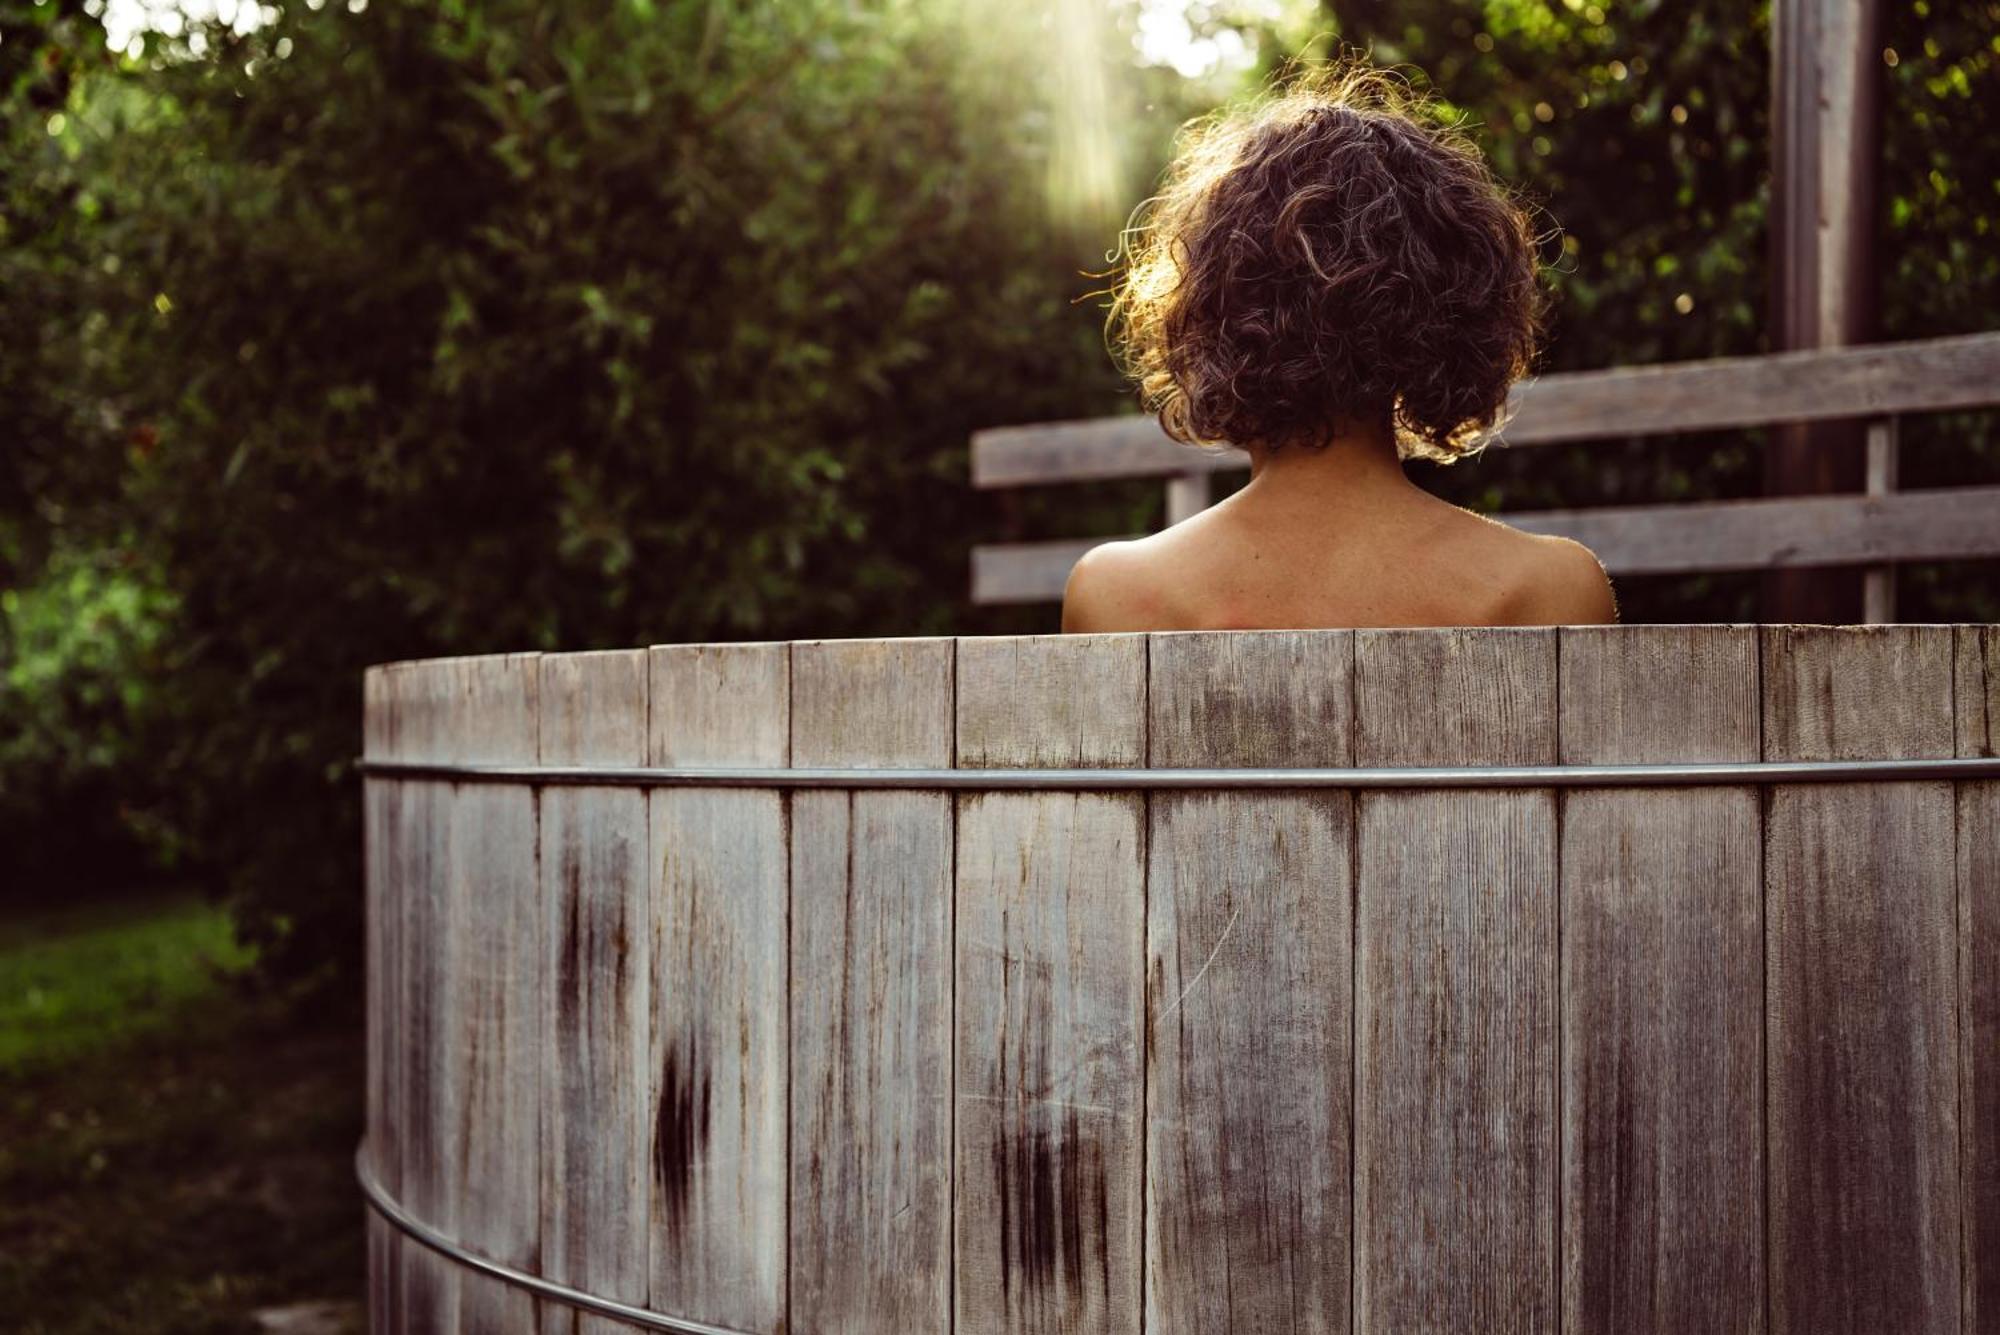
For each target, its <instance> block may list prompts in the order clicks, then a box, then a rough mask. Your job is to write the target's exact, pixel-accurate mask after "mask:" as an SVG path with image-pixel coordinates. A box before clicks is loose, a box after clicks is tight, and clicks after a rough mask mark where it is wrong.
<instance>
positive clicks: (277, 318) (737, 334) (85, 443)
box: [9, 0, 1116, 977]
mask: <svg viewBox="0 0 2000 1335" xmlns="http://www.w3.org/2000/svg"><path fill="white" fill-rule="evenodd" d="M924 8H925V7H922V6H916V5H899V4H890V5H882V6H870V7H864V6H853V5H849V4H846V3H844V0H791V2H789V3H786V4H782V5H763V6H756V7H746V8H740V9H739V8H737V7H733V6H728V5H715V4H708V3H695V2H694V0H679V2H676V3H658V4H643V5H642V4H635V3H629V2H626V0H620V2H619V3H609V2H606V3H596V4H581V5H564V6H559V7H555V8H553V9H551V8H548V7H545V6H540V5H535V4H530V3H526V0H521V2H520V3H505V4H481V5H467V4H459V3H452V2H450V0H437V2H436V3H426V4H402V3H398V4H377V5H373V6H369V7H368V8H366V10H365V11H364V12H362V13H359V14H355V13H352V12H348V11H347V10H345V9H342V8H339V7H328V8H326V9H323V10H314V9H312V8H310V7H298V8H288V9H286V10H285V11H284V13H283V14H282V15H281V16H280V18H279V19H278V20H277V21H276V22H275V23H273V24H271V25H270V26H268V27H266V28H264V29H262V30H260V31H257V32H256V33H254V34H252V35H250V36H248V37H232V36H230V35H229V34H227V33H224V32H220V31H215V30H208V31H206V32H205V33H204V34H203V40H204V41H205V42H206V43H207V48H208V52H209V55H208V58H206V59H201V60H192V59H169V60H165V61H155V62H152V64H151V65H148V66H143V67H135V68H134V69H132V70H131V71H130V72H129V73H128V74H126V75H125V76H123V77H120V78H116V79H112V78H106V79H104V80H101V81H93V82H90V83H87V84H85V85H81V86H80V87H79V88H78V89H77V90H76V91H75V92H73V93H72V94H71V96H70V98H69V101H68V103H67V108H68V109H67V112H66V114H65V123H64V128H63V130H62V132H61V133H60V134H58V135H50V134H48V133H47V132H46V127H45V126H34V125H22V124H16V125H15V126H14V127H13V129H14V134H15V142H16V144H17V145H30V146H32V148H33V151H34V152H35V153H36V154H37V155H38V158H39V160H40V161H41V162H42V164H43V166H42V168H41V170H42V172H43V175H44V177H45V179H44V180H43V181H41V182H40V183H37V182H34V181H30V182H27V183H25V184H24V185H23V186H22V188H21V189H20V190H19V191H17V192H16V194H17V195H18V196H20V197H22V198H24V199H26V200H27V201H28V203H33V202H34V201H44V203H43V205H42V206H43V207H44V209H45V211H55V210H57V209H58V208H59V206H60V205H61V202H63V201H66V204H67V209H68V212H67V213H66V214H65V215H64V217H63V223H62V228H63V229H67V232H68V234H69V236H68V239H66V240H64V241H62V242H60V243H59V244H62V245H64V246H66V247H67V250H66V252H65V253H73V254H77V255H84V256H87V257H88V259H89V262H88V263H81V262H79V263H77V264H74V265H71V266H69V267H67V268H63V269H60V270H56V271H54V276H52V277H51V276H48V275H49V274H50V272H51V271H50V270H49V269H48V268H47V267H44V269H43V273H44V275H45V277H44V282H45V283H47V284H51V285H54V287H55V297H56V299H55V300H54V301H53V309H54V310H56V311H60V312H61V314H60V315H52V316H47V317H45V322H46V323H47V324H49V325H51V326H57V328H56V329H55V330H54V335H53V336H54V337H56V338H57V339H58V340H60V339H62V338H67V339H68V343H67V344H66V345H65V346H66V347H67V348H68V350H69V354H70V356H71V357H72V358H73V360H72V361H70V362H68V363H66V366H67V368H68V371H69V373H68V374H67V375H65V376H62V377H58V378H57V379H56V383H57V384H58V385H59V387H60V391H61V396H62V397H61V399H60V402H59V403H58V409H59V411H56V412H53V413H52V414H51V421H52V425H51V427H50V428H49V438H50V440H51V441H52V442H53V444H52V445H51V453H52V454H54V453H62V452H65V451H74V452H75V453H76V456H77V457H79V458H87V459H90V460H92V461H94V463H93V466H92V467H91V468H77V469H74V470H67V471H64V472H63V473H61V475H59V476H55V477H51V478H48V479H37V480H35V482H34V483H33V485H32V486H30V487H29V488H28V490H30V491H32V492H33V493H34V494H35V496H36V499H37V504H38V505H40V506H41V507H42V509H43V510H44V511H47V510H48V509H49V508H50V507H55V508H57V509H60V510H61V511H62V516H63V517H62V520H61V523H62V524H64V525H70V526H75V525H79V524H84V523H86V522H87V519H86V518H85V517H84V516H87V515H88V514H90V513H92V512H96V513H100V514H102V515H104V516H113V517H116V518H117V519H118V521H119V522H121V523H129V524H131V525H133V526H134V531H135V540H136V542H137V543H139V544H140V546H141V548H142V549H143V550H144V551H145V552H146V553H147V554H148V556H149V557H150V558H151V559H153V560H155V561H157V563H158V569H159V571H160V572H161V578H162V580H163V581H164V591H165V594H166V595H167V596H168V597H170V598H171V599H172V600H173V606H174V607H175V609H176V619H177V620H176V625H177V631H178V634H179V641H178V642H177V644H176V646H175V656H174V664H173V671H172V672H171V673H170V674H167V675H166V677H165V678H164V680H162V682H161V683H160V685H161V689H162V691H163V692H164V694H163V695H162V696H161V698H160V699H159V700H158V702H157V703H158V707H159V709H160V710H161V711H162V712H163V713H164V714H165V715H166V716H167V717H171V718H172V719H174V720H175V723H176V729H175V734H176V739H175V741H174V743H173V746H172V749H171V753H170V757H169V759H170V769H171V772H172V775H173V778H174V784H175V794H176V798H177V802H176V807H175V811H174V816H175V819H176V820H177V822H178V823H179V824H180V826H181V827H182V828H184V829H186V830H188V831H189V832H190V833H191V835H192V836H193V837H194V838H195V839H196V840H197V841H198V843H199V846H200V848H201V850H202V851H203V853H204V854H205V855H207V856H208V857H210V858H212V859H213V860H214V861H215V862H216V863H217V864H218V865H219V866H221V867H223V868H225V869H227V871H228V872H229V874H230V875H231V877H232V881H233V886H234V889H235V892H236V897H237V903H238V906H239V907H240V908H241V910H242V915H241V920H242V922H243V924H244V927H245V930H246V932H247V934H248V937H249V939H250V940H251V941H252V943H254V945H255V946H256V947H257V948H258V950H259V952H260V955H261V957H262V958H263V959H264V960H265V961H266V962H267V964H269V965H270V966H271V967H272V968H274V969H275V970H278V971H280V972H282V973H285V974H287V975H290V976H294V977H296V976H299V975H301V974H304V973H307V972H310V971H312V970H324V969H329V968H331V969H334V970H336V971H337V970H339V969H341V968H344V967H345V966H347V965H349V964H351V962H352V959H353V956H354V952H355V946H356V942H357V935H356V932H355V927H356V923H357V913H356V911H355V905H356V896H355V885H356V875H357V862H358V855H359V845H360V831H359V828H358V822H357V817H356V811H357V805H358V804H357V801H356V784H355V781H354V779H353V776H352V773H351V769H350V765H349V759H350V757H351V756H352V755H353V753H354V752H355V751H356V750H357V749H358V731H359V729H358V722H359V720H358V696H359V689H358V686H359V680H360V670H361V668H362V667H363V666H364V665H365V664H368V663H371V662H379V661H384V660H389V659H395V658H401V657H412V656H425V655H434V654H443V653H463V652H479V651H486V650H501V649H523V648H535V647H547V648H555V647H561V648H565V649H575V648H583V647H589V646H593V645H630V644H644V643H648V642H657V641H664V640H677V639H717V638H733V637H742V636H787V635H812V634H854V633H867V632H870V631H876V632H896V633H921V632H924V631H934V630H939V629H943V628H945V627H947V626H950V625H952V624H954V623H955V621H956V618H957V612H956V609H957V607H958V605H959V604H960V603H961V602H962V598H963V593H962V591H963V581H964V572H965V569H966V547H967V544H968V543H969V541H970V540H971V537H972V535H973V533H974V531H975V530H976V529H978V528H979V527H981V526H982V524H984V523H985V522H986V521H985V520H984V519H983V518H982V515H983V512H984V506H985V502H983V501H981V500H980V499H979V498H977V497H975V496H974V495H973V494H972V493H971V491H970V489H969V488H968V486H967V485H966V479H965V474H964V443H965V441H966V439H967V437H968V435H969V434H970V432H971V430H972V429H973V428H975V427H977V426H982V425H987V424H990V423H993V422H998V421H1006V420H1022V419H1034V418H1045V417H1054V416H1063V415H1075V414H1078V413H1089V412H1101V411H1104V410H1106V409H1108V408H1109V407H1111V406H1113V404H1115V402H1116V400H1115V399H1114V398H1113V397H1112V396H1111V394H1112V390H1113V384H1112V380H1111V373H1110V370H1109V368H1108V366H1106V364H1105V360H1104V358H1103V355H1102V352H1101V348H1100V347H1099V344H1098V339H1099V334H1098V330H1097V324H1096V315H1095V312H1092V311H1090V310H1089V309H1087V308H1084V307H1076V308H1072V307H1071V306H1070V304H1069V303H1070V299H1071V298H1072V297H1073V296H1074V295H1075V294H1076V293H1077V291H1079V290H1080V289H1081V288H1082V287H1083V286H1085V284H1084V283H1083V281H1082V280H1081V278H1080V276H1079V272H1078V270H1079V264H1078V262H1077V261H1078V258H1079V257H1078V255H1077V253H1076V252H1077V247H1076V245H1075V242H1074V239H1073V238H1072V237H1071V235H1070V234H1069V232H1068V229H1066V228H1065V227H1064V226H1062V225H1061V224H1060V223H1059V222H1057V221H1052V220H1051V219H1050V218H1049V217H1048V215H1047V213H1046V211H1045V209H1044V207H1043V200H1042V196H1041V191H1040V189H1039V182H1040V179H1041V168H1042V160H1043V155H1044V154H1045V151H1046V149H1045V140H1046V136H1045V135H1042V134H1039V133H1037V132H1036V130H1035V129H1034V126H1033V124H1032V112H1033V107H1032V106H1030V105H1025V104H1024V103H1025V102H1028V101H1031V100H1032V99H1023V98H1021V96H1020V94H1019V92H1018V90H1008V89H1006V88H1005V87H1002V86H999V85H996V84H995V83H994V82H993V81H992V79H991V78H990V77H987V76H990V75H992V74H993V73H995V72H996V71H995V69H994V68H993V67H992V66H991V64H990V63H989V65H986V66H982V67H981V69H980V71H979V72H980V74H981V76H982V77H981V78H979V79H976V80H975V79H973V78H972V77H971V71H970V70H969V68H968V67H969V65H970V64H971V63H972V62H973V61H974V60H975V59H976V58H977V56H978V52H977V48H976V45H975V44H974V43H972V42H970V41H968V40H967V38H966V34H965V33H963V32H961V31H959V30H958V29H957V28H956V27H955V25H953V24H950V23H946V22H942V21H934V20H931V19H928V18H926V17H925V16H924V14H923V12H922V10H923V9H924ZM986 54H987V55H988V56H989V57H991V58H992V59H993V60H997V61H1000V62H1004V61H1005V60H1006V59H1008V58H1009V57H1008V56H1007V54H1006V52H1005V51H1004V50H1001V51H989V52H987V53H986ZM1020 58H1021V59H1022V60H1025V59H1026V53H1021V57H1020ZM1000 68H1001V69H1004V63H1003V64H1002V65H1001V66H1000ZM982 90H983V91H982ZM38 133H39V134H40V135H41V138H40V139H37V138H36V135H37V134H38ZM52 145H53V147H52ZM1024 182H1025V183H1027V184H1026V186H1025V188H1024V186H1023V183H1024ZM48 201H55V202H53V203H51V202H48ZM9 207H10V209H11V208H15V207H21V208H26V207H27V204H22V205H18V206H17V205H10V206H9ZM10 226H11V223H10ZM59 230H61V229H59ZM13 262H17V263H20V264H22V265H27V264H29V263H30V261H29V260H28V259H27V258H24V257H18V256H17V257H15V260H14V261H13ZM46 373H47V368H35V369H31V371H30V374H32V375H36V376H40V375H44V374H46ZM106 472H108V474H109V476H110V478H111V479H112V481H111V483H110V485H109V486H108V487H107V486H106V485H105V484H103V483H102V482H100V481H99V480H98V477H99V474H100V473H106ZM64 507H67V508H64Z"/></svg>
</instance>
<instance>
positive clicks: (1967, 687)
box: [1953, 626, 2000, 1335]
mask: <svg viewBox="0 0 2000 1335" xmlns="http://www.w3.org/2000/svg"><path fill="white" fill-rule="evenodd" d="M1956 640H1957V666H1956V671H1955V685H1954V688H1953V697H1954V703H1955V705H1956V714H1957V734H1958V739H1957V740H1958V754H1959V755H1961V756H1995V755H2000V627H1995V626H1960V627H1958V630H1957V635H1956ZM1957 800H1958V989H1959V994H1958V1009H1959V1017H1960V1018H1959V1025H1960V1028H1959V1062H1960V1065H1959V1091H1960V1097H1959V1107H1960V1115H1961V1116H1962V1118H1963V1119H1964V1120H1963V1124H1962V1125H1961V1126H1960V1128H1959V1159H1960V1168H1959V1176H1960V1180H1961V1182H1962V1183H1963V1188H1962V1190H1963V1192H1964V1199H1965V1206H1964V1209H1965V1230H1964V1232H1965V1246H1964V1262H1963V1264H1964V1281H1963V1293H1964V1307H1965V1310H1964V1313H1963V1317H1964V1321H1963V1325H1964V1329H1965V1331H1966V1333H1967V1335H1991V1332H1996V1331H2000V782H1996V781H1993V780H1982V781H1979V782H1976V783H1961V784H1959V786H1958V795H1957Z"/></svg>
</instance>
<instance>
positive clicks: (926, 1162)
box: [791, 639, 953, 1332]
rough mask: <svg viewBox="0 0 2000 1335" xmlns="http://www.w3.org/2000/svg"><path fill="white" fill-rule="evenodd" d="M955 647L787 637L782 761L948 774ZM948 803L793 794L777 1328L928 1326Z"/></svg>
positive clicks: (946, 1240)
mask: <svg viewBox="0 0 2000 1335" xmlns="http://www.w3.org/2000/svg"><path fill="white" fill-rule="evenodd" d="M952 669H953V643H952V641H950V640H948V639H946V640H924V639H916V640H858V641H857V640H848V641H836V642H830V643H801V644H795V645H793V646H792V683H793V688H792V700H793V707H792V763H793V764H794V765H798V766H803V767H817V766H839V767H858V768H879V767H903V768H908V767H919V768H933V769H934V768H948V767H950V765H951V763H952V675H953V672H952ZM951 868H952V809H951V798H950V797H949V796H948V795H947V794H945V793H942V792H929V793H925V792H854V791H849V792H799V793H795V794H793V796H792V928H791V941H792V1000H791V1007H792V1010H791V1016H792V1061H791V1091H792V1094H791V1118H792V1171H791V1183H792V1185H791V1202H792V1203H791V1239H792V1245H791V1322H792V1328H793V1329H795V1330H799V1331H849V1330H852V1331H877V1330H880V1331H911V1332H924V1331H936V1332H942V1331H944V1330H946V1329H948V1328H949V1325H950V1320H951V1316H950V1307H949V1299H950V1287H951V1089H950V1083H949V1076H948V1073H949V1071H950V1069H951V987H952V978H951Z"/></svg>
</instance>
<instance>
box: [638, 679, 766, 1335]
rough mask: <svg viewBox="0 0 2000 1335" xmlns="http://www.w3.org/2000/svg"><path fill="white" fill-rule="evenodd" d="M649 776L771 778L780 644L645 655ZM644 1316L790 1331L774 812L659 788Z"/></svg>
mask: <svg viewBox="0 0 2000 1335" xmlns="http://www.w3.org/2000/svg"><path fill="white" fill-rule="evenodd" d="M651 654H652V658H651V701H652V723H651V744H650V746H649V748H648V752H647V760H648V763H650V764H654V765H752V766H756V765H768V766H783V765H785V764H787V763H789V761H788V752H789V750H790V744H789V739H790V733H791V716H790V693H791V692H790V671H789V664H790V656H789V654H788V652H787V648H786V646H785V645H783V644H742V645H685V646H683V645H669V646H660V647H656V648H654V649H653V650H652V651H651ZM648 800H649V803H650V809H651V824H652V833H651V844H652V850H653V867H654V882H653V933H652V939H653V1035H652V1061H651V1064H650V1069H651V1071H652V1073H653V1086H652V1091H651V1096H650V1097H651V1106H652V1109H653V1113H652V1122H653V1128H654V1135H653V1142H652V1167H653V1172H652V1223H651V1233H652V1245H651V1253H652V1261H651V1269H652V1306H653V1307H654V1309H655V1310H657V1311H661V1312H665V1313H667V1314H669V1315H671V1316H679V1317H686V1318H692V1319H694V1320H696V1321H701V1322H705V1323H708V1324H711V1325H718V1326H725V1327H728V1328H730V1329H733V1330H740V1331H746V1332H752V1335H772V1333H773V1332H776V1331H778V1330H780V1329H781V1328H782V1327H783V1324H784V1320H785V1273H786V1254H785V1245H786V1229H785V1180H786V1171H785V1163H786V1159H785V1153H786V1127H785V1105H786V1099H787V1094H786V1083H785V1082H786V1063H785V1050H786V1044H787V1042H788V1037H787V1008H786V989H785V974H786V926H785V922H786V911H787V887H786V876H787V872H788V869H789V868H788V856H787V852H786V848H787V834H786V822H785V802H784V798H783V796H782V795H781V794H779V793H778V792H776V791H757V790H750V789H701V788H670V789H656V790H654V791H653V792H652V793H650V794H649V796H648Z"/></svg>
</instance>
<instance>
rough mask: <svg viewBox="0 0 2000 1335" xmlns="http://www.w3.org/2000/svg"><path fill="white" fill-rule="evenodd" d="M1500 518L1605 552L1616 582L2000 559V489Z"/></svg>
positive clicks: (1713, 503)
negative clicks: (1642, 577) (1717, 573)
mask: <svg viewBox="0 0 2000 1335" xmlns="http://www.w3.org/2000/svg"><path fill="white" fill-rule="evenodd" d="M1500 518H1502V519H1504V520H1505V521H1506V522H1507V523H1509V524H1512V525H1514V527H1516V528H1519V529H1524V530H1526V531H1527V532H1530V533H1558V534H1561V535H1562V536H1563V537H1566V538H1574V539H1576V540H1577V541H1578V542H1580V543H1582V544H1583V545H1584V546H1586V547H1588V548H1590V549H1591V550H1592V551H1594V552H1596V553H1597V555H1598V558H1599V559H1600V560H1602V561H1603V562H1604V564H1605V568H1606V569H1608V570H1609V571H1610V572H1611V573H1612V574H1614V575H1665V574H1685V573H1689V572H1693V571H1701V570H1752V569H1760V568H1767V567H1781V566H1782V567H1791V566H1818V565H1849V564H1864V563H1870V562H1881V561H1946V560H1956V559H1958V558H1961V557H1972V556H1994V555H2000V487H1954V488H1938V489H1936V490H1931V491H1904V492H1896V493H1893V494H1890V495H1885V496H1802V497H1790V498H1787V499H1784V500H1769V501H1706V502H1702V503H1699V504H1690V505H1658V506H1643V507H1642V506H1631V507H1626V506H1617V507H1607V508H1604V509H1596V510H1545V511H1537V512H1534V513H1521V514H1511V515H1502V516H1500Z"/></svg>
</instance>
